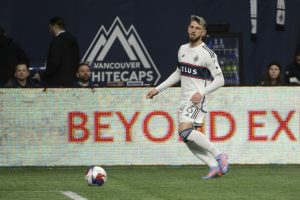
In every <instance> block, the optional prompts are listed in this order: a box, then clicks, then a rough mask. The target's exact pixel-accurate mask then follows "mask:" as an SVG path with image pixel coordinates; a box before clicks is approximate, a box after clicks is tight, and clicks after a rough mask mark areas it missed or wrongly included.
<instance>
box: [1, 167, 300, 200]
mask: <svg viewBox="0 0 300 200" xmlns="http://www.w3.org/2000/svg"><path fill="white" fill-rule="evenodd" d="M85 169H86V168H85V167H52V168H50V167H49V168H46V167H45V168H37V167H25V168H7V167H3V168H0V199H1V200H2V199H3V200H9V199H13V200H22V199H30V200H32V199H42V200H46V199H49V200H50V199H51V200H57V199H71V198H69V197H67V196H65V195H63V194H62V192H61V191H72V192H74V193H76V194H78V195H80V196H81V197H84V198H85V199H101V200H106V199H108V200H110V199H120V200H126V199H128V200H129V199H130V200H133V199H137V200H140V199H153V200H158V199H170V200H174V199H180V200H184V199H197V200H198V199H205V200H210V199H211V200H218V199H220V200H226V199H230V200H232V199H239V200H241V199H247V200H248V199H255V200H260V199H266V200H276V199H282V200H286V199H291V200H296V199H300V166H299V165H245V166H243V165H236V166H235V165H232V166H231V168H230V171H229V173H228V174H227V175H225V176H223V177H222V178H217V179H212V180H202V179H201V176H204V175H205V174H206V173H207V168H206V167H204V166H182V167H167V166H158V167H106V168H105V169H106V171H107V174H108V182H107V183H106V184H105V185H104V186H102V187H97V186H88V185H87V184H86V183H85V180H84V173H85Z"/></svg>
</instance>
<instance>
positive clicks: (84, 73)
mask: <svg viewBox="0 0 300 200" xmlns="http://www.w3.org/2000/svg"><path fill="white" fill-rule="evenodd" d="M76 76H77V81H76V82H75V85H74V86H75V87H95V86H96V85H94V84H93V82H92V81H91V70H90V66H89V65H88V64H86V63H81V64H79V66H78V70H77V73H76Z"/></svg>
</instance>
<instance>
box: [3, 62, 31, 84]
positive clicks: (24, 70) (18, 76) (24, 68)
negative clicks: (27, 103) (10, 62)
mask: <svg viewBox="0 0 300 200" xmlns="http://www.w3.org/2000/svg"><path fill="white" fill-rule="evenodd" d="M28 77H29V68H28V65H27V64H26V63H19V64H17V66H16V68H15V76H14V77H13V78H11V79H10V80H9V81H8V82H7V83H6V84H5V87H14V88H28V87H33V84H32V82H31V81H30V79H28Z"/></svg>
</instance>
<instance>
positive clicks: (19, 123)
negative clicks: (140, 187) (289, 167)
mask: <svg viewBox="0 0 300 200" xmlns="http://www.w3.org/2000/svg"><path fill="white" fill-rule="evenodd" d="M148 90H149V88H96V89H94V90H91V89H77V88H76V89H48V90H47V91H46V92H44V91H42V90H41V89H0V109H1V113H0V118H1V122H0V123H1V128H0V166H54V165H93V164H98V165H185V164H192V165H193V164H201V162H200V161H199V160H198V159H197V158H196V157H195V156H194V155H192V153H191V152H190V151H189V150H188V148H187V147H186V146H185V144H184V143H183V142H182V141H181V140H180V138H179V137H178V134H177V107H178V104H179V98H180V88H169V89H168V90H166V91H164V92H163V93H161V94H159V95H158V96H157V97H156V98H154V99H153V100H149V99H145V94H146V93H147V91H148ZM297 94H300V87H230V88H222V89H220V90H218V91H216V92H215V93H213V94H211V95H210V96H209V103H208V114H207V118H206V125H205V131H204V133H205V134H206V135H207V136H208V137H209V138H210V140H211V141H212V142H213V143H214V144H215V145H216V146H217V147H218V148H219V149H220V150H222V151H225V152H227V153H228V154H229V158H230V162H231V163H237V164H270V163H278V164H300V142H299V140H300V134H299V132H300V127H299V126H300V95H297Z"/></svg>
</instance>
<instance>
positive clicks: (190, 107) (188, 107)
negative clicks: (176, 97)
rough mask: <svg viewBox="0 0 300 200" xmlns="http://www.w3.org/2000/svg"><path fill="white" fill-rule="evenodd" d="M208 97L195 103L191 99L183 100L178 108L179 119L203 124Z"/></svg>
mask: <svg viewBox="0 0 300 200" xmlns="http://www.w3.org/2000/svg"><path fill="white" fill-rule="evenodd" d="M206 102H207V101H206V99H205V97H204V98H203V99H202V100H201V102H200V103H199V104H197V105H196V104H193V103H192V102H191V101H182V102H181V103H180V107H179V109H178V121H179V123H180V122H191V123H193V124H203V121H204V118H205V116H206V113H207V110H206Z"/></svg>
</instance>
